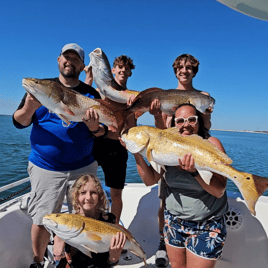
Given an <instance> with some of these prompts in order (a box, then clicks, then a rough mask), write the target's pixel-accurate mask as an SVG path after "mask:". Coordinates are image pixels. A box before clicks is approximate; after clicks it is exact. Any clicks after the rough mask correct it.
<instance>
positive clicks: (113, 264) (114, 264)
mask: <svg viewBox="0 0 268 268" xmlns="http://www.w3.org/2000/svg"><path fill="white" fill-rule="evenodd" d="M118 263H119V260H118V261H116V262H110V261H109V258H108V259H107V264H108V265H109V266H116V265H117V264H118Z"/></svg>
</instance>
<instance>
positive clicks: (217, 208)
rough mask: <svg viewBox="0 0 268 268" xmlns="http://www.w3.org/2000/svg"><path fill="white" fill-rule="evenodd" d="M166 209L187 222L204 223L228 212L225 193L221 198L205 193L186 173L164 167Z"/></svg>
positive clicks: (188, 173)
mask: <svg viewBox="0 0 268 268" xmlns="http://www.w3.org/2000/svg"><path fill="white" fill-rule="evenodd" d="M166 169H167V172H166V173H165V179H166V183H167V187H166V193H165V196H166V209H167V210H169V211H170V213H171V214H173V215H176V216H179V217H180V218H181V219H183V220H188V221H204V220H208V219H211V218H212V217H220V216H222V215H223V214H224V213H225V212H226V211H227V210H228V203H227V194H226V191H225V193H224V195H223V196H222V197H221V198H216V197H215V196H213V195H211V194H209V193H208V192H207V191H205V190H204V189H203V188H202V187H201V186H200V184H199V183H198V182H197V180H196V179H195V178H194V177H193V176H192V175H191V174H190V172H187V171H179V170H177V169H176V168H175V167H168V166H167V167H166Z"/></svg>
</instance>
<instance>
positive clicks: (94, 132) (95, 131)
mask: <svg viewBox="0 0 268 268" xmlns="http://www.w3.org/2000/svg"><path fill="white" fill-rule="evenodd" d="M99 131H100V126H99V128H98V129H97V130H94V131H91V133H92V134H93V135H94V134H96V133H98V132H99Z"/></svg>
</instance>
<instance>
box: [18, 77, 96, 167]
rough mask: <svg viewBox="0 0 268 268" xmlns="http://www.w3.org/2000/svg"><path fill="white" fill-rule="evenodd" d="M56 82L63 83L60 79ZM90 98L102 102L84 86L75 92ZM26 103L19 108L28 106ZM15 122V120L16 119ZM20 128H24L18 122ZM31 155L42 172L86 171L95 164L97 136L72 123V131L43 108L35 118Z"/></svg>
mask: <svg viewBox="0 0 268 268" xmlns="http://www.w3.org/2000/svg"><path fill="white" fill-rule="evenodd" d="M55 80H56V81H58V82H59V80H58V79H57V78H56V79H55ZM73 89H74V90H75V91H78V92H79V93H81V94H83V95H86V96H88V97H90V98H100V95H99V93H98V92H97V91H96V90H95V89H94V88H93V87H91V86H89V85H86V84H84V83H83V82H80V84H79V85H78V86H77V87H75V88H73ZM24 100H25V98H24V99H23V101H22V103H21V104H20V106H19V108H18V109H20V108H21V107H23V105H24ZM13 119H14V118H13ZM14 125H15V126H16V127H17V128H23V126H21V125H20V124H19V123H18V122H16V121H15V120H14ZM30 140H31V149H32V150H31V153H30V156H29V161H31V162H32V163H33V164H35V165H36V166H38V167H40V168H44V169H47V170H53V171H68V170H75V169H79V168H82V167H85V166H87V165H89V164H91V163H93V162H94V161H95V159H94V157H93V154H92V150H93V144H94V136H93V135H92V134H91V132H90V131H89V129H88V128H87V126H86V125H85V123H84V122H72V124H71V125H69V126H68V127H67V126H66V124H64V123H63V121H62V120H61V119H60V118H59V117H58V116H57V115H56V114H53V113H50V112H49V111H48V109H47V108H45V107H44V106H41V107H40V108H39V109H37V110H36V112H35V114H34V116H33V118H32V131H31V136H30Z"/></svg>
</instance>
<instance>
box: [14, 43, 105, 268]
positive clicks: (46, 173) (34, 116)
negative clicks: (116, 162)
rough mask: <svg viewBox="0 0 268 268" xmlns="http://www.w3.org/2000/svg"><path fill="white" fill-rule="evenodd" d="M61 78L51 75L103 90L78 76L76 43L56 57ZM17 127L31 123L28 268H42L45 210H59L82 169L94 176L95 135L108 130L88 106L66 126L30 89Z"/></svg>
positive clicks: (80, 64) (88, 91)
mask: <svg viewBox="0 0 268 268" xmlns="http://www.w3.org/2000/svg"><path fill="white" fill-rule="evenodd" d="M58 67H59V72H60V74H59V77H58V78H53V80H55V81H57V82H59V83H61V84H63V85H64V86H66V87H69V88H71V89H73V90H75V91H77V92H79V93H81V94H83V95H86V96H88V97H90V98H99V99H100V95H99V93H98V92H97V91H96V90H95V89H94V88H93V87H91V86H89V85H86V84H84V83H83V82H81V81H80V80H79V75H80V73H81V72H82V71H83V69H84V67H85V65H84V50H83V49H82V48H81V47H80V46H79V45H77V44H74V43H71V44H67V45H65V46H64V47H63V48H62V50H61V53H60V56H59V57H58ZM13 123H14V125H15V126H16V127H17V128H25V127H28V126H30V125H32V131H31V137H30V139H31V153H30V156H29V166H28V173H29V175H30V179H31V187H32V189H31V193H30V201H29V206H28V213H29V214H30V216H31V218H32V220H33V225H32V231H31V234H32V247H33V253H34V262H33V263H32V264H31V265H30V268H34V267H44V261H43V259H44V253H45V250H46V246H47V244H48V242H49V238H50V234H49V233H48V232H47V230H46V229H45V228H44V226H43V224H42V218H43V216H45V215H46V214H51V213H56V212H59V211H60V209H61V206H62V203H63V199H64V196H65V195H66V193H67V191H68V188H69V187H70V185H71V184H72V183H73V182H74V180H75V179H77V178H78V177H80V176H81V175H82V174H86V173H87V174H88V173H90V174H94V175H96V172H97V168H98V164H97V162H96V161H95V159H94V157H93V154H92V150H93V144H94V138H95V137H100V136H105V135H107V132H108V128H107V127H106V126H103V125H101V124H99V116H98V113H97V111H96V110H94V109H92V108H89V109H88V110H87V111H86V113H85V116H84V120H83V122H72V124H71V125H69V126H66V125H64V124H63V122H62V120H61V119H60V118H59V117H58V116H57V115H55V114H53V113H50V112H49V110H48V109H47V108H46V107H44V106H42V104H41V103H40V102H39V101H38V100H36V99H35V98H34V96H32V95H31V94H29V93H27V94H25V96H24V98H23V99H22V102H21V104H20V105H19V107H18V109H17V111H15V113H14V115H13Z"/></svg>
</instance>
